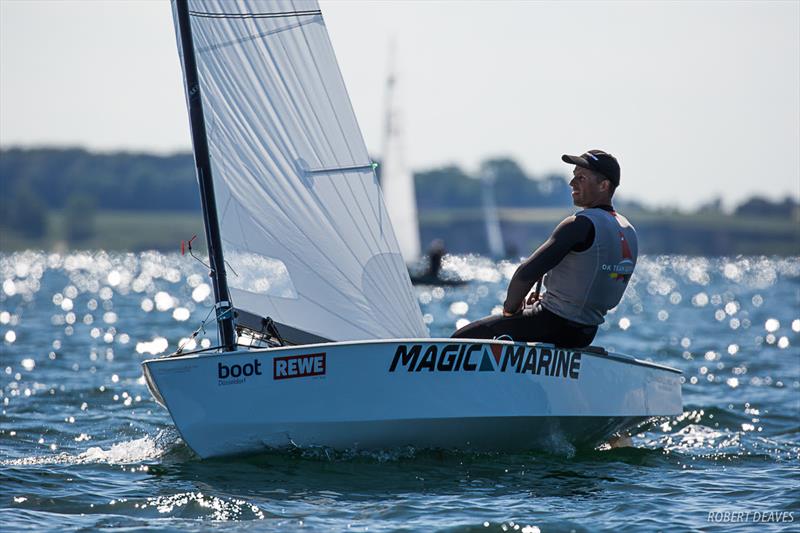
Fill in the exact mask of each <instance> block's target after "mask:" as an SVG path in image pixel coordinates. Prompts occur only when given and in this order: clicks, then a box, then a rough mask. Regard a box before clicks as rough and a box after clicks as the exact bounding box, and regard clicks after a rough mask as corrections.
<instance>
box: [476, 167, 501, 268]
mask: <svg viewBox="0 0 800 533" xmlns="http://www.w3.org/2000/svg"><path fill="white" fill-rule="evenodd" d="M494 181H495V176H494V175H493V174H491V173H488V172H487V171H484V173H483V174H482V175H481V192H482V197H483V220H484V223H485V225H486V239H487V241H488V242H489V255H491V256H492V257H493V258H495V259H502V258H504V257H505V256H506V247H505V244H504V243H503V232H502V230H501V229H500V217H499V215H498V213H497V203H496V202H495V199H494Z"/></svg>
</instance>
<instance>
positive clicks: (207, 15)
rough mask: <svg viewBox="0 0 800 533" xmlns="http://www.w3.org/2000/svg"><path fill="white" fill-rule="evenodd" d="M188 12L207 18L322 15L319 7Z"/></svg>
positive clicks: (267, 17) (265, 17)
mask: <svg viewBox="0 0 800 533" xmlns="http://www.w3.org/2000/svg"><path fill="white" fill-rule="evenodd" d="M189 14H190V15H191V16H193V17H198V18H208V19H275V18H287V17H305V16H310V15H322V11H320V10H319V9H314V10H306V11H282V12H276V13H212V12H208V11H189Z"/></svg>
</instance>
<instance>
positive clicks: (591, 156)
mask: <svg viewBox="0 0 800 533" xmlns="http://www.w3.org/2000/svg"><path fill="white" fill-rule="evenodd" d="M561 160H562V161H563V162H564V163H569V164H571V165H577V166H579V167H582V168H588V169H589V170H591V171H594V172H597V173H598V174H601V175H602V176H603V177H604V178H606V179H608V181H610V182H611V183H613V184H614V187H618V186H619V163H618V162H617V158H616V157H614V156H613V155H611V154H609V153H606V152H604V151H602V150H589V151H588V152H586V153H585V154H583V155H567V154H564V155H562V156H561Z"/></svg>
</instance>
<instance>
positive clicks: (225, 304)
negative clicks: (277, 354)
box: [176, 0, 236, 352]
mask: <svg viewBox="0 0 800 533" xmlns="http://www.w3.org/2000/svg"><path fill="white" fill-rule="evenodd" d="M176 8H177V12H178V28H179V30H180V38H181V47H182V49H183V66H184V68H183V72H184V76H185V77H186V79H185V82H186V94H187V100H188V103H189V121H190V123H191V129H192V144H193V145H194V164H195V167H196V168H197V182H198V184H199V185H200V203H201V205H202V206H203V221H204V222H205V229H206V243H207V245H208V259H209V262H210V264H211V279H212V284H213V286H214V301H215V304H214V307H215V308H216V314H217V328H218V331H219V340H220V343H221V344H222V347H223V349H224V350H225V351H227V352H230V351H233V350H234V349H235V347H236V339H235V335H234V328H233V309H232V306H231V302H230V299H229V296H228V295H229V292H228V280H227V277H226V275H225V261H224V259H223V257H222V238H221V237H220V231H219V220H218V219H217V203H216V200H215V198H214V182H213V181H212V179H211V159H210V157H209V154H208V138H207V136H206V121H205V117H204V116H203V103H202V100H201V98H200V83H199V80H198V75H197V63H196V61H195V57H194V41H193V40H192V26H191V22H190V20H189V5H188V1H187V0H176Z"/></svg>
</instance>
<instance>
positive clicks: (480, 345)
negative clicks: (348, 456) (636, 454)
mask: <svg viewBox="0 0 800 533" xmlns="http://www.w3.org/2000/svg"><path fill="white" fill-rule="evenodd" d="M143 366H144V370H145V376H146V379H147V383H148V386H149V387H150V390H151V391H152V393H153V395H154V396H155V398H156V399H157V400H158V401H159V403H162V404H163V405H164V406H165V407H166V408H167V409H168V410H169V412H170V414H171V415H172V418H173V420H174V421H175V425H176V426H177V428H178V430H179V432H180V433H181V435H182V437H183V439H184V440H185V441H186V443H187V444H188V445H189V446H190V447H191V448H192V449H193V450H194V451H195V452H196V453H197V454H198V455H200V456H201V457H204V458H205V457H214V456H224V455H233V454H242V453H253V452H258V451H262V450H265V449H268V448H285V447H294V446H298V447H312V446H325V447H330V448H334V449H392V448H397V447H402V446H414V447H417V448H447V449H462V450H476V451H478V450H483V451H517V450H530V449H537V448H539V449H541V448H546V449H547V448H550V449H552V447H553V446H554V445H555V446H558V445H560V444H563V443H570V444H573V445H576V446H593V445H596V444H599V443H601V442H603V441H605V440H607V439H608V438H609V437H610V436H612V435H613V434H615V433H624V432H626V431H627V430H630V429H633V428H635V427H636V426H637V425H639V424H640V423H642V422H644V421H646V420H647V419H649V418H652V417H657V416H673V415H678V414H680V413H681V412H682V407H683V406H682V400H681V385H680V381H681V374H680V372H679V371H677V370H674V369H671V368H668V367H664V366H660V365H655V364H652V363H647V362H644V361H639V360H636V359H634V358H631V357H628V356H620V355H616V354H614V355H604V354H599V353H590V352H585V351H580V350H560V349H555V348H554V347H552V346H550V345H543V344H523V343H511V342H503V341H464V340H463V339H459V340H458V341H456V340H453V339H407V340H397V339H395V340H388V341H359V342H342V343H326V344H317V345H306V346H299V347H298V346H295V347H287V348H276V349H263V350H243V351H239V352H232V353H225V354H220V353H201V354H192V355H184V356H177V357H166V358H161V359H151V360H148V361H145V362H144V363H143Z"/></svg>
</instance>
